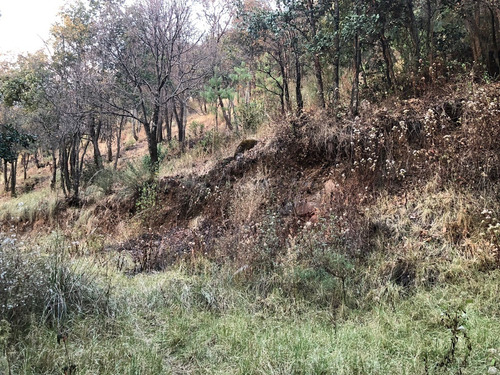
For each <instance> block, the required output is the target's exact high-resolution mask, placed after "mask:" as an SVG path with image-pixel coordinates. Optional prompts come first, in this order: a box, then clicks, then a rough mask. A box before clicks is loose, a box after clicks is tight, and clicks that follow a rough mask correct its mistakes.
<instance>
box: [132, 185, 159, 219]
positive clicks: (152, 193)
mask: <svg viewBox="0 0 500 375" xmlns="http://www.w3.org/2000/svg"><path fill="white" fill-rule="evenodd" d="M157 199H158V183H157V182H149V183H145V184H144V185H143V186H142V187H141V189H140V191H139V198H138V199H137V201H136V202H135V207H136V209H137V211H138V212H141V211H146V210H149V209H151V208H153V207H155V206H156V202H157Z"/></svg>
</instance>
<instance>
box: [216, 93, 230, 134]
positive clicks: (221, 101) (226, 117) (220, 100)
mask: <svg viewBox="0 0 500 375" xmlns="http://www.w3.org/2000/svg"><path fill="white" fill-rule="evenodd" d="M218 97H219V105H220V108H221V110H222V116H224V121H225V122H226V126H227V128H228V129H229V130H231V131H232V130H233V124H232V123H231V117H230V115H229V114H228V112H227V110H226V108H225V107H224V101H223V100H222V97H221V96H220V95H218Z"/></svg>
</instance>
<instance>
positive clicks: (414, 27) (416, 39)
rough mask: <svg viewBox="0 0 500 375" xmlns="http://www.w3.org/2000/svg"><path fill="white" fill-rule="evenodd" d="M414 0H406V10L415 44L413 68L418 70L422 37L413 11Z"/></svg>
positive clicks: (409, 28) (415, 70)
mask: <svg viewBox="0 0 500 375" xmlns="http://www.w3.org/2000/svg"><path fill="white" fill-rule="evenodd" d="M413 8H414V7H413V0H406V12H407V15H408V30H409V31H410V37H411V40H412V44H413V70H414V73H416V72H417V71H418V67H419V64H420V37H419V35H418V26H417V21H416V19H415V13H414V11H413Z"/></svg>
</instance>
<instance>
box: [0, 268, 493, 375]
mask: <svg viewBox="0 0 500 375" xmlns="http://www.w3.org/2000/svg"><path fill="white" fill-rule="evenodd" d="M103 274H104V273H103ZM106 274H107V279H106V280H108V281H107V282H111V284H112V285H113V288H112V290H113V294H112V300H113V305H114V306H115V308H114V309H113V311H114V312H113V313H112V314H110V315H100V314H97V315H92V314H90V315H86V316H75V317H74V318H73V319H72V320H70V321H68V322H67V323H66V325H65V327H64V329H65V330H67V331H68V332H69V335H68V341H67V346H68V352H69V355H70V362H71V363H74V364H75V365H76V366H77V373H78V374H425V373H426V370H425V366H426V365H425V363H426V362H425V359H427V367H428V372H427V373H430V374H441V373H442V374H455V373H462V374H485V373H486V372H487V370H488V366H489V365H490V364H491V361H492V359H493V358H492V356H493V354H491V353H490V352H489V351H488V350H490V349H500V339H499V337H500V306H499V305H498V300H497V298H498V295H499V291H500V290H499V289H500V287H499V285H500V271H494V272H490V273H479V272H478V273H475V274H474V275H473V277H472V276H471V277H469V278H467V279H464V280H462V281H461V282H458V283H455V284H447V285H442V286H437V287H435V288H433V289H422V288H421V289H418V290H415V291H413V293H412V294H411V295H410V296H407V297H399V298H392V299H391V300H390V302H389V300H385V301H382V302H380V303H378V304H376V305H373V306H372V307H371V308H370V309H365V310H352V309H349V308H347V307H344V308H343V309H342V310H341V309H337V310H335V311H333V310H330V309H328V308H321V307H318V306H317V305H314V304H311V303H309V302H308V301H307V300H299V299H297V300H294V299H291V298H289V296H286V295H284V294H283V293H282V292H280V290H273V291H272V292H271V293H269V294H268V295H267V296H265V295H259V294H256V293H255V292H253V291H252V288H248V287H245V286H244V285H243V284H242V283H241V282H236V281H234V280H232V278H231V273H230V272H228V271H227V270H220V269H218V268H216V267H214V268H210V267H208V266H207V267H206V268H205V270H204V271H200V272H198V273H196V274H193V273H192V272H190V271H189V270H187V269H185V268H183V267H180V268H177V269H173V270H170V271H168V272H165V273H161V274H153V275H138V276H135V277H128V276H125V275H122V274H120V273H113V275H111V277H110V274H109V272H106ZM464 306H465V307H464ZM461 307H464V309H465V311H466V313H467V315H466V317H462V312H461V310H460V308H461ZM445 311H449V312H450V314H451V315H453V314H455V313H458V315H459V316H460V324H463V325H464V326H465V329H466V331H465V332H466V333H467V335H468V337H469V338H470V341H471V345H472V351H471V353H470V356H469V357H468V358H467V363H466V364H463V363H462V362H463V360H464V358H466V357H467V348H466V340H465V339H464V337H463V336H460V335H459V339H458V344H457V351H456V353H455V355H454V357H453V358H450V363H449V364H446V365H445V366H441V367H438V366H437V364H438V363H440V362H443V360H444V358H445V357H446V353H447V352H448V350H449V347H450V345H451V331H450V329H448V328H447V327H446V326H445V324H444V322H443V319H445V317H444V316H443V315H442V314H443V312H445ZM59 328H60V327H59ZM57 332H58V328H57V327H50V326H47V325H46V324H40V323H36V321H34V322H33V324H32V327H31V329H30V331H29V333H28V334H27V335H26V336H25V337H23V338H22V340H20V341H19V342H17V343H11V346H10V348H9V352H10V359H11V362H12V364H13V373H15V374H54V373H61V368H62V367H64V366H65V365H66V363H67V358H66V354H65V349H64V346H63V344H59V345H58V344H57V339H56V335H57ZM460 332H462V331H460ZM497 360H498V359H497ZM4 362H5V361H4ZM4 362H1V361H0V363H4ZM0 366H1V365H0ZM459 369H460V371H461V372H459ZM1 371H5V369H2V368H1V367H0V372H1Z"/></svg>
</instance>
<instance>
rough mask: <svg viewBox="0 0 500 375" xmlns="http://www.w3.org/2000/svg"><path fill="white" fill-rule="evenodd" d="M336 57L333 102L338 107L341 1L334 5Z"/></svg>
mask: <svg viewBox="0 0 500 375" xmlns="http://www.w3.org/2000/svg"><path fill="white" fill-rule="evenodd" d="M334 7H335V8H334V17H333V19H334V21H333V24H334V26H333V28H334V32H335V35H334V39H333V45H334V49H335V51H334V57H333V101H334V103H335V105H336V106H338V105H339V104H340V8H339V0H335V3H334Z"/></svg>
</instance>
